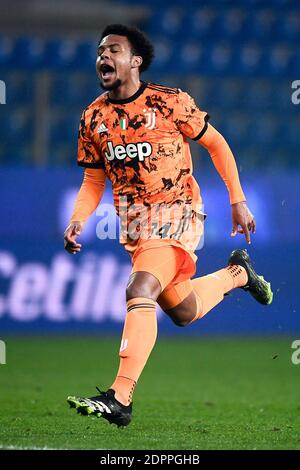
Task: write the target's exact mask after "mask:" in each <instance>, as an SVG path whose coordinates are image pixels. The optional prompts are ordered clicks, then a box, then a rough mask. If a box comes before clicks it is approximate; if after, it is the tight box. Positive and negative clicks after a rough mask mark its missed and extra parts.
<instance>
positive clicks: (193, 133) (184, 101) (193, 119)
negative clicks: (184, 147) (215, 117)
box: [174, 90, 209, 140]
mask: <svg viewBox="0 0 300 470" xmlns="http://www.w3.org/2000/svg"><path fill="white" fill-rule="evenodd" d="M208 120H209V115H208V114H207V112H205V111H201V110H200V109H199V108H198V106H197V105H196V103H195V101H194V99H193V98H192V97H191V96H190V95H189V94H188V93H185V92H183V91H181V90H180V91H179V93H178V95H177V102H176V104H175V108H174V121H175V124H176V126H177V128H178V129H179V130H180V132H181V133H182V134H184V135H185V136H187V137H189V138H190V139H192V140H199V139H200V138H201V137H202V136H203V134H204V133H205V131H206V130H207V126H208Z"/></svg>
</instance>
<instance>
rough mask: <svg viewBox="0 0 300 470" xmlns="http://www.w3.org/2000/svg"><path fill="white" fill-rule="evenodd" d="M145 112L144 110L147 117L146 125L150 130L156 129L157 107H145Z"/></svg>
mask: <svg viewBox="0 0 300 470" xmlns="http://www.w3.org/2000/svg"><path fill="white" fill-rule="evenodd" d="M143 112H144V114H145V116H146V118H147V121H146V124H145V127H146V128H147V129H149V130H151V129H154V127H155V122H156V115H155V113H156V109H155V108H148V110H147V109H144V110H143Z"/></svg>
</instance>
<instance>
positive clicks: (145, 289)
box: [126, 273, 161, 301]
mask: <svg viewBox="0 0 300 470" xmlns="http://www.w3.org/2000/svg"><path fill="white" fill-rule="evenodd" d="M142 274H144V275H142ZM160 291H161V288H160V284H159V282H158V281H157V279H155V277H154V276H152V275H151V274H149V275H146V273H133V274H132V275H131V276H130V278H129V281H128V284H127V287H126V300H127V301H128V300H131V299H135V298H136V297H145V298H147V299H151V300H154V301H156V300H157V297H158V296H159V294H160Z"/></svg>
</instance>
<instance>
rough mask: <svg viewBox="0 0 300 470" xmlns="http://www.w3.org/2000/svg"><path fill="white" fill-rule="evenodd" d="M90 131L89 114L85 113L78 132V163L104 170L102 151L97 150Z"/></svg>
mask: <svg viewBox="0 0 300 470" xmlns="http://www.w3.org/2000/svg"><path fill="white" fill-rule="evenodd" d="M89 129H90V126H89V122H88V118H87V113H86V111H84V112H83V114H82V116H81V120H80V125H79V132H78V152H77V163H78V165H79V166H83V167H85V168H102V169H104V161H103V158H102V156H101V152H100V149H98V148H97V146H96V144H95V142H94V141H93V140H92V138H91V135H90V132H89Z"/></svg>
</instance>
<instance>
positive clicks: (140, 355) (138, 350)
mask: <svg viewBox="0 0 300 470" xmlns="http://www.w3.org/2000/svg"><path fill="white" fill-rule="evenodd" d="M155 307H156V303H155V302H154V301H153V300H151V299H147V298H146V297H137V298H135V299H131V300H129V301H128V302H127V316H126V320H125V324H124V329H123V335H122V341H121V347H120V366H119V370H118V373H117V377H116V379H115V381H114V383H113V384H112V386H111V387H110V388H112V389H113V390H115V392H116V394H115V397H116V399H117V400H118V401H119V402H121V403H122V404H123V405H128V404H129V403H130V402H131V400H132V394H133V390H134V387H135V384H136V382H137V381H138V379H139V376H140V375H141V373H142V370H143V368H144V366H145V364H146V362H147V360H148V357H149V356H150V353H151V351H152V349H153V346H154V344H155V341H156V336H157V319H156V311H155Z"/></svg>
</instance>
